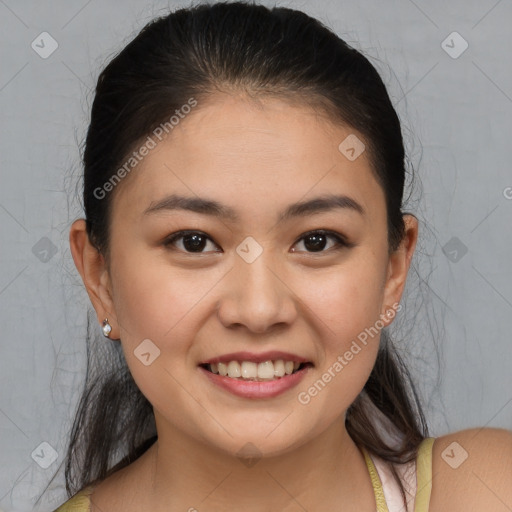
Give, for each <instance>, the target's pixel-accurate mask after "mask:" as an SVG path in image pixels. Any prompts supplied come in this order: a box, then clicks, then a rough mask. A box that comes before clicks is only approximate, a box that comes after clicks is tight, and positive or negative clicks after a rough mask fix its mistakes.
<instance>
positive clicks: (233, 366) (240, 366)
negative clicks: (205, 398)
mask: <svg viewBox="0 0 512 512" xmlns="http://www.w3.org/2000/svg"><path fill="white" fill-rule="evenodd" d="M299 366H300V363H299V362H293V361H283V360H282V359H278V360H276V361H264V362H262V363H253V362H252V361H242V363H239V362H238V361H230V362H229V363H227V364H226V363H211V364H210V369H211V371H212V372H213V373H219V374H220V375H222V376H226V375H227V376H228V377H232V378H237V377H242V378H244V379H251V378H259V379H273V378H274V377H284V375H285V374H286V375H290V374H291V373H293V372H294V371H295V370H297V369H298V368H299Z"/></svg>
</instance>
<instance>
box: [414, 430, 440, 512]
mask: <svg viewBox="0 0 512 512" xmlns="http://www.w3.org/2000/svg"><path fill="white" fill-rule="evenodd" d="M435 440H436V439H435V437H427V438H426V439H424V440H423V441H422V442H421V444H420V446H419V449H418V458H417V461H416V481H417V491H416V500H415V502H414V512H428V508H429V504H430V494H431V492H432V447H433V445H434V441H435Z"/></svg>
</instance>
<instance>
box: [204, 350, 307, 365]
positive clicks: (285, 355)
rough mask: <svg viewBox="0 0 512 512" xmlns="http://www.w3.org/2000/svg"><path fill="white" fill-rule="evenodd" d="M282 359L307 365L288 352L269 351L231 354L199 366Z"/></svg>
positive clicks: (213, 358)
mask: <svg viewBox="0 0 512 512" xmlns="http://www.w3.org/2000/svg"><path fill="white" fill-rule="evenodd" d="M278 359H283V360H284V361H293V362H299V363H308V362H310V361H309V360H308V359H305V358H304V357H301V356H298V355H296V354H292V353H290V352H282V351H280V350H270V351H267V352H261V353H259V354H255V353H254V352H232V353H231V354H224V355H222V356H217V357H212V358H210V359H206V360H204V361H202V362H201V363H199V364H200V365H201V364H210V363H229V362H230V361H251V362H253V363H263V362H264V361H277V360H278Z"/></svg>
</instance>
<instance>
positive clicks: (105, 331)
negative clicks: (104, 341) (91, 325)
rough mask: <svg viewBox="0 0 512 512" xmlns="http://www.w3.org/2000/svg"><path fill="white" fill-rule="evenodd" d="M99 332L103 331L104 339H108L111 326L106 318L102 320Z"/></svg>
mask: <svg viewBox="0 0 512 512" xmlns="http://www.w3.org/2000/svg"><path fill="white" fill-rule="evenodd" d="M101 330H102V331H103V336H105V338H108V337H110V333H111V332H112V326H111V325H110V324H109V323H108V318H105V320H103V325H102V326H101Z"/></svg>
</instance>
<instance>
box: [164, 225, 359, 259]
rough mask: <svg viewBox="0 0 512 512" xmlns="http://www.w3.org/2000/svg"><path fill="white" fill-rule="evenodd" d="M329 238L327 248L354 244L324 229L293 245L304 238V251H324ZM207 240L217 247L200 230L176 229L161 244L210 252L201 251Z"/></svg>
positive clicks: (201, 252) (308, 234)
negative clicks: (330, 244)
mask: <svg viewBox="0 0 512 512" xmlns="http://www.w3.org/2000/svg"><path fill="white" fill-rule="evenodd" d="M329 239H331V240H334V242H335V243H334V245H332V246H331V247H327V249H334V250H339V249H342V248H344V247H353V246H354V244H353V243H350V242H348V241H347V240H346V239H345V237H344V236H343V235H340V234H339V233H335V232H333V231H327V230H324V229H321V230H316V231H310V232H309V233H306V234H304V235H302V237H301V238H299V240H298V241H297V242H295V244H294V246H295V245H297V243H298V242H300V241H302V240H304V241H305V242H303V244H304V247H305V248H306V252H326V250H325V248H326V245H328V244H327V241H328V240H329ZM178 241H181V246H182V247H178V244H177V242H178ZM208 241H211V242H212V245H213V246H214V247H217V248H218V246H217V245H216V244H215V243H214V242H213V240H212V239H211V238H210V237H209V236H208V235H206V234H205V233H202V232H201V231H178V232H176V233H173V234H172V235H170V236H169V237H167V238H166V239H165V240H164V242H163V245H164V247H168V248H170V249H178V250H180V251H182V252H185V253H197V254H203V253H204V252H210V251H203V249H204V248H205V246H206V245H207V243H208ZM292 252H297V250H296V249H292Z"/></svg>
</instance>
